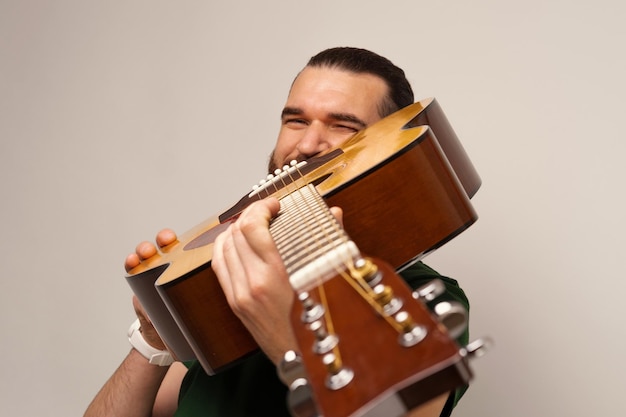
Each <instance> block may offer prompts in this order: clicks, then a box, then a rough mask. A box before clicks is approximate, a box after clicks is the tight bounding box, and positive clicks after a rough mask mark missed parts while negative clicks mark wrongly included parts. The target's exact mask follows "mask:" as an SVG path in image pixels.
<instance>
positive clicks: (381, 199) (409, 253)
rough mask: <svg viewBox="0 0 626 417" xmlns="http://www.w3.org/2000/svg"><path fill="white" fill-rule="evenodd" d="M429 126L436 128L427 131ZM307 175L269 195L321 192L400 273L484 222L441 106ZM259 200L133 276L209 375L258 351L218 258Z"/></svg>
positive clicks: (359, 240)
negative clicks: (231, 228) (232, 302)
mask: <svg viewBox="0 0 626 417" xmlns="http://www.w3.org/2000/svg"><path fill="white" fill-rule="evenodd" d="M420 120H421V121H422V122H424V121H433V122H434V124H435V126H431V127H428V126H421V125H420V124H421V122H420ZM407 126H416V127H410V128H407ZM435 129H438V130H439V131H440V132H441V137H440V138H438V137H435V134H436V133H437V134H438V132H437V130H435ZM438 139H439V140H438ZM443 143H445V144H446V147H447V148H448V151H444V150H443V145H442V144H443ZM448 155H453V158H452V159H453V160H454V161H455V162H454V165H453V164H452V160H450V159H448ZM302 173H303V175H302V178H301V179H299V180H297V181H295V182H293V183H291V184H288V185H287V186H284V187H282V188H279V189H277V190H273V191H272V192H270V194H271V195H273V196H275V197H277V198H279V199H280V198H282V197H284V196H285V195H288V194H289V193H291V192H293V190H294V189H296V188H297V187H299V186H301V185H302V184H305V183H312V184H315V186H316V188H317V190H318V192H319V194H320V195H321V196H322V197H323V198H324V199H325V200H326V202H327V203H328V205H330V206H339V207H341V208H342V209H343V211H344V227H345V229H346V231H347V234H348V235H349V236H350V237H351V238H352V240H353V241H354V242H355V243H356V245H357V246H358V247H359V249H360V250H361V251H362V252H363V253H366V254H368V255H371V256H374V257H377V258H380V259H384V260H385V261H386V262H388V263H389V264H391V266H392V267H393V268H396V269H397V268H401V267H402V266H404V265H408V264H410V263H411V262H413V261H415V260H417V259H419V258H421V257H423V256H424V255H425V254H427V253H429V252H431V251H433V250H435V249H436V248H438V247H440V246H441V245H443V244H445V243H446V242H447V241H449V240H450V239H452V238H454V237H455V236H456V235H458V234H459V233H461V232H462V231H463V230H465V229H466V228H467V227H469V226H470V225H471V224H472V223H474V221H475V220H476V219H477V215H476V212H475V211H474V209H473V207H472V205H471V203H470V200H469V198H470V196H471V195H473V194H474V193H475V192H476V190H477V189H478V187H479V186H480V179H479V178H478V176H477V175H476V173H475V171H474V169H473V166H472V165H471V162H469V159H467V156H466V155H465V153H464V151H463V149H462V147H460V144H459V143H458V139H457V138H456V136H455V135H454V132H453V131H452V129H451V128H450V126H449V124H448V123H447V120H446V119H445V116H444V115H443V113H442V112H441V110H440V108H439V106H438V104H437V103H436V102H435V101H434V100H425V101H421V102H417V103H415V104H413V105H411V106H409V107H407V108H405V109H402V110H400V111H398V112H396V113H394V114H392V115H390V116H388V117H387V118H385V119H382V120H381V121H379V122H378V123H376V124H374V125H372V126H370V127H368V128H367V129H365V130H363V131H361V132H359V133H357V134H356V135H355V136H353V137H352V138H351V139H349V140H348V141H347V142H346V143H344V144H342V145H341V146H340V147H338V148H336V149H334V150H333V151H332V152H330V153H328V154H327V155H325V156H323V157H320V158H319V159H316V158H314V159H313V160H311V161H309V163H308V164H307V166H305V167H304V168H302ZM460 173H462V174H460ZM460 178H463V182H462V181H461V180H460ZM259 198H260V197H258V196H256V195H254V194H251V195H248V196H246V197H244V198H242V200H240V201H239V202H238V203H237V204H236V205H235V206H234V207H233V208H231V209H230V210H228V211H226V212H225V213H223V214H222V215H221V216H219V217H216V218H213V219H209V220H207V221H205V222H204V223H202V224H200V225H198V226H196V227H195V228H193V229H192V230H190V231H188V232H186V233H185V234H183V235H181V236H180V237H179V240H178V241H177V242H175V243H173V244H172V245H170V246H168V247H166V248H163V250H162V251H161V253H160V254H159V255H157V256H155V257H153V258H151V259H149V260H147V261H146V262H144V263H142V264H141V265H139V266H138V267H137V268H135V269H133V270H132V271H130V273H129V274H128V276H127V280H128V282H129V284H130V285H131V287H132V289H133V291H134V292H135V294H136V295H137V296H138V297H139V299H140V301H141V302H142V304H143V305H144V307H145V308H146V310H147V312H148V315H149V316H150V318H151V320H152V321H153V323H154V324H155V327H156V328H157V331H158V332H159V334H160V335H161V337H162V338H163V340H164V342H165V343H166V345H167V346H168V348H169V349H170V350H171V351H172V353H173V354H174V356H175V357H177V358H178V359H179V360H188V359H193V358H196V359H198V360H199V361H200V363H201V364H202V365H203V367H204V369H205V371H206V372H207V373H209V374H213V373H216V372H219V371H220V370H222V369H224V368H226V367H228V366H229V365H231V364H233V363H234V362H235V361H237V360H239V359H241V358H243V357H245V356H247V355H248V354H251V353H253V352H254V351H256V350H257V349H258V347H257V345H256V343H255V342H254V340H253V339H252V337H251V336H250V335H249V333H248V332H247V330H246V329H245V327H244V326H243V325H242V324H241V322H240V321H239V320H238V319H237V318H236V317H235V315H234V314H233V313H232V311H231V310H230V308H229V307H228V304H227V302H226V299H225V296H224V294H223V292H222V290H221V288H220V286H219V283H218V280H217V278H216V277H215V275H214V273H213V270H212V268H211V259H212V254H213V253H212V250H213V241H214V240H215V238H216V237H217V235H219V233H221V232H222V231H223V230H225V228H226V227H228V225H229V224H230V222H232V221H234V219H236V217H237V215H238V213H240V212H241V210H243V209H244V208H245V207H246V206H247V205H248V204H251V203H252V202H253V201H255V200H257V199H259Z"/></svg>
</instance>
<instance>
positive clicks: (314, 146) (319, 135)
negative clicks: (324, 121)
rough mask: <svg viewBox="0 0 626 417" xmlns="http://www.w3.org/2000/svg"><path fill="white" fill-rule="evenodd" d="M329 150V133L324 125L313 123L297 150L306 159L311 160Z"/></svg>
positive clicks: (308, 127) (305, 132)
mask: <svg viewBox="0 0 626 417" xmlns="http://www.w3.org/2000/svg"><path fill="white" fill-rule="evenodd" d="M328 148H329V143H328V140H327V132H326V129H325V128H324V126H323V125H321V124H318V123H315V122H314V123H312V124H310V125H309V126H307V128H306V130H305V131H304V134H303V135H302V137H301V138H300V141H299V142H298V145H297V146H296V149H297V151H298V153H299V154H300V155H302V156H304V157H305V158H310V157H312V156H314V155H317V154H318V153H320V152H322V151H324V150H326V149H328Z"/></svg>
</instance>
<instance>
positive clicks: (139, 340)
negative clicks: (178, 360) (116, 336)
mask: <svg viewBox="0 0 626 417" xmlns="http://www.w3.org/2000/svg"><path fill="white" fill-rule="evenodd" d="M128 341H129V342H130V345H131V346H132V347H133V349H135V350H136V351H137V352H139V353H140V354H141V356H143V357H144V358H146V359H147V360H148V363H150V364H152V365H158V366H169V365H171V364H172V362H174V358H172V355H171V354H170V353H169V352H168V351H167V350H160V349H157V348H155V347H153V346H151V345H150V344H148V342H146V340H145V339H144V338H143V335H142V334H141V325H140V323H139V319H137V320H135V321H134V322H133V323H132V324H131V325H130V328H129V329H128Z"/></svg>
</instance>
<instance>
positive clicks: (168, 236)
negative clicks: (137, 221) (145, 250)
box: [156, 229, 178, 248]
mask: <svg viewBox="0 0 626 417" xmlns="http://www.w3.org/2000/svg"><path fill="white" fill-rule="evenodd" d="M177 239H178V237H177V236H176V232H174V231H173V230H172V229H163V230H161V231H160V232H159V233H158V234H157V237H156V243H157V245H158V247H159V248H163V247H165V246H167V245H170V244H172V243H174V242H176V240H177Z"/></svg>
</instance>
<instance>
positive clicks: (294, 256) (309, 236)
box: [270, 184, 360, 291]
mask: <svg viewBox="0 0 626 417" xmlns="http://www.w3.org/2000/svg"><path fill="white" fill-rule="evenodd" d="M280 203H281V210H280V212H279V215H278V216H277V217H276V218H275V219H274V220H273V221H272V224H271V225H270V232H271V234H272V237H273V238H274V241H275V242H276V246H277V248H278V251H279V253H280V255H281V257H282V259H283V261H284V263H285V267H286V269H287V273H288V274H289V277H290V281H291V284H292V286H293V287H294V289H296V290H298V291H303V290H305V289H308V288H311V287H313V286H316V285H320V284H321V283H322V282H324V281H326V280H328V279H330V278H332V277H333V276H335V275H336V274H337V273H338V272H339V271H342V270H345V269H346V268H347V265H351V264H352V262H353V261H354V259H356V258H358V257H360V254H359V251H358V249H357V248H356V245H355V244H354V243H353V242H352V241H351V240H350V238H349V237H348V235H347V234H346V233H345V231H344V230H343V229H342V228H341V226H340V225H339V223H338V222H337V220H336V219H335V217H334V216H333V215H332V213H331V211H330V209H329V208H328V206H327V205H326V203H325V202H324V200H323V199H322V197H321V196H320V195H319V193H318V192H317V190H316V189H315V187H314V186H313V185H311V184H309V185H306V186H304V187H302V188H300V189H297V190H295V191H293V192H292V193H290V194H288V195H287V196H285V197H283V198H282V199H281V200H280Z"/></svg>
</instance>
